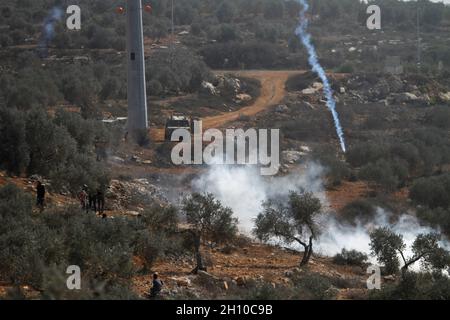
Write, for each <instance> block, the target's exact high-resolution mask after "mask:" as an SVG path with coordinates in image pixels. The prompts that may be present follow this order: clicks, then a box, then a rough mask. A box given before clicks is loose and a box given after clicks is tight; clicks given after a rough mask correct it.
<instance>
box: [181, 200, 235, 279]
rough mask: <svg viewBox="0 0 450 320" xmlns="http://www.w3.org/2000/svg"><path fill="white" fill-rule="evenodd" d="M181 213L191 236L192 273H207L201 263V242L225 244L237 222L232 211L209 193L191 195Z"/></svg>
mask: <svg viewBox="0 0 450 320" xmlns="http://www.w3.org/2000/svg"><path fill="white" fill-rule="evenodd" d="M182 211H183V213H184V214H185V216H186V220H187V223H188V225H189V227H188V229H187V232H188V233H189V234H190V235H191V236H192V240H193V246H194V252H195V257H196V266H195V268H194V270H192V273H194V274H195V273H197V272H198V271H199V270H202V271H207V268H206V266H205V265H204V263H203V257H202V254H201V250H200V246H201V243H202V241H203V242H204V241H206V240H210V241H214V242H215V243H225V242H227V241H229V240H231V239H232V238H233V237H234V236H235V235H236V233H237V225H238V220H237V219H236V218H234V217H233V211H232V210H231V209H230V208H227V207H224V206H223V205H222V204H221V203H220V201H219V200H216V199H215V198H214V195H212V194H210V193H206V194H200V193H193V194H192V195H190V196H188V197H186V198H185V199H184V200H183V208H182Z"/></svg>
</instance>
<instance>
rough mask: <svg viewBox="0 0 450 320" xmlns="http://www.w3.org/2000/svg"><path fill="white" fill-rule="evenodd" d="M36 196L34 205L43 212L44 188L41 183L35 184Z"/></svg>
mask: <svg viewBox="0 0 450 320" xmlns="http://www.w3.org/2000/svg"><path fill="white" fill-rule="evenodd" d="M36 191H37V196H36V205H37V206H38V207H39V208H40V210H41V211H42V210H44V205H45V186H44V185H43V184H42V182H40V181H38V182H37V188H36Z"/></svg>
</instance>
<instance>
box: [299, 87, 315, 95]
mask: <svg viewBox="0 0 450 320" xmlns="http://www.w3.org/2000/svg"><path fill="white" fill-rule="evenodd" d="M316 92H317V90H316V89H314V88H306V89H303V90H302V94H305V95H311V94H315V93H316Z"/></svg>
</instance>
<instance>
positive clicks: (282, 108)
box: [275, 104, 289, 113]
mask: <svg viewBox="0 0 450 320" xmlns="http://www.w3.org/2000/svg"><path fill="white" fill-rule="evenodd" d="M275 111H276V112H278V113H285V112H288V111H289V108H288V106H287V105H285V104H280V105H278V106H277V107H276V108H275Z"/></svg>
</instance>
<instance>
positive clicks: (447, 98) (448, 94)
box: [439, 91, 450, 102]
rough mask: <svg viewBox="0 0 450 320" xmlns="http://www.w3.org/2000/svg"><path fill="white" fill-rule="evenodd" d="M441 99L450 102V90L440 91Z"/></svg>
mask: <svg viewBox="0 0 450 320" xmlns="http://www.w3.org/2000/svg"><path fill="white" fill-rule="evenodd" d="M439 99H441V100H442V101H444V102H449V101H450V91H449V92H440V93H439Z"/></svg>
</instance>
